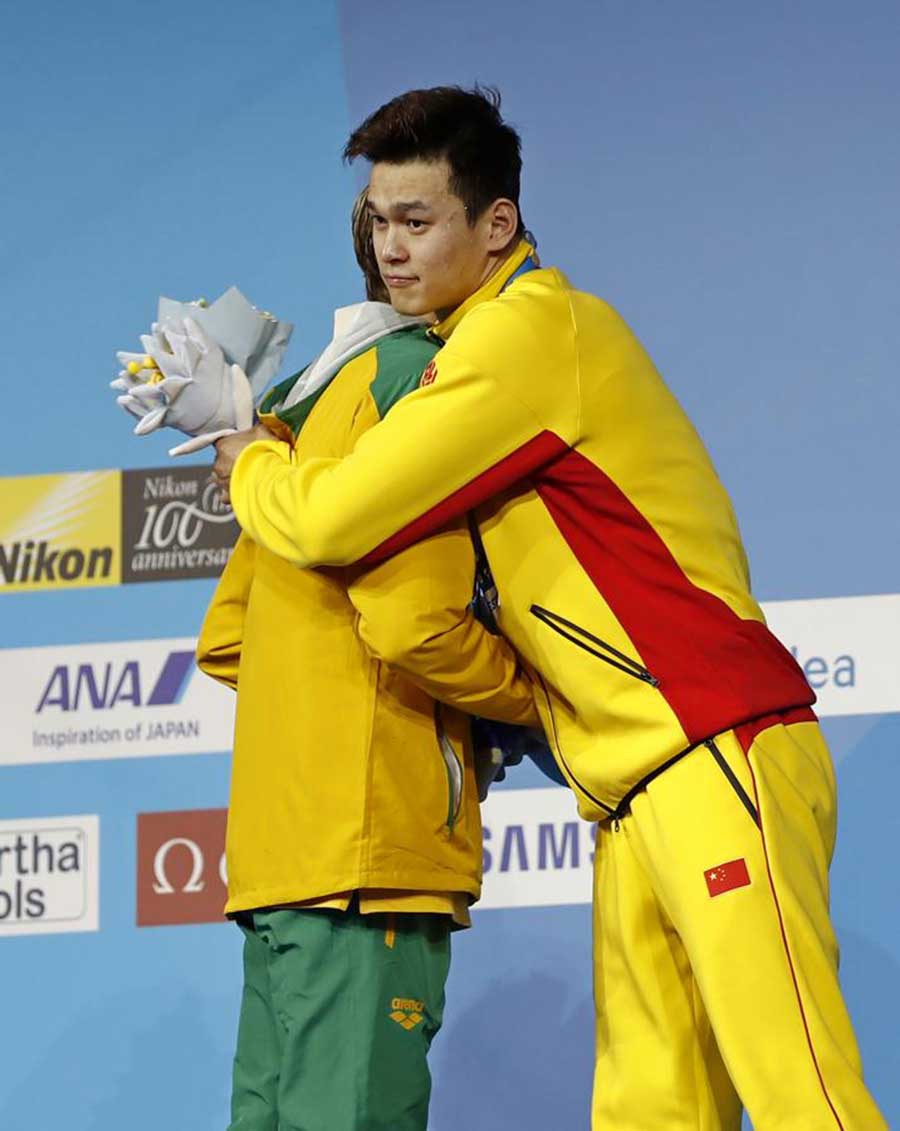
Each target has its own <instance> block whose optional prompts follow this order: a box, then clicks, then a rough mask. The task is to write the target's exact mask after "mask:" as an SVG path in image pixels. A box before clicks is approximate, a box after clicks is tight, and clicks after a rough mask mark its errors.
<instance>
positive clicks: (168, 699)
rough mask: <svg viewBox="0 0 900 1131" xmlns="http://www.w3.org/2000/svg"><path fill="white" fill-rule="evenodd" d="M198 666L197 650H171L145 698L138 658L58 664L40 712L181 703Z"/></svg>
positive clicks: (101, 709) (103, 709) (44, 693)
mask: <svg viewBox="0 0 900 1131" xmlns="http://www.w3.org/2000/svg"><path fill="white" fill-rule="evenodd" d="M193 668H194V653H193V652H170V653H169V655H168V656H167V657H166V660H165V663H164V664H163V666H162V671H161V672H160V673H159V675H158V676H157V678H156V679H155V681H154V682H153V685H152V688H151V689H150V691H149V694H148V695H147V697H146V698H144V693H143V687H142V680H141V665H140V664H139V662H138V661H137V660H127V661H125V662H124V663H121V664H116V663H106V664H77V665H76V664H57V666H56V667H55V668H54V669H53V671H52V672H51V674H50V678H49V679H48V680H47V683H46V685H45V687H44V690H43V692H42V694H41V698H40V702H39V703H38V705H37V711H36V713H37V714H38V715H39V714H41V712H42V711H45V710H47V709H49V708H51V707H56V708H58V709H59V710H60V711H77V710H79V709H80V708H87V709H90V710H93V711H109V710H111V709H112V708H113V707H118V706H122V705H125V704H127V705H129V706H131V707H166V706H172V705H173V704H175V703H178V702H180V700H181V697H182V695H183V694H184V690H185V688H186V687H187V683H188V680H189V678H190V675H191V673H192V671H193Z"/></svg>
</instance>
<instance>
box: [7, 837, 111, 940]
mask: <svg viewBox="0 0 900 1131" xmlns="http://www.w3.org/2000/svg"><path fill="white" fill-rule="evenodd" d="M99 849H100V821H99V817H97V816H95V815H91V816H78V817H35V818H32V819H28V820H13V821H0V936H3V935H11V934H18V935H27V934H58V933H61V932H71V931H96V930H97V929H98V927H99V894H98V893H99Z"/></svg>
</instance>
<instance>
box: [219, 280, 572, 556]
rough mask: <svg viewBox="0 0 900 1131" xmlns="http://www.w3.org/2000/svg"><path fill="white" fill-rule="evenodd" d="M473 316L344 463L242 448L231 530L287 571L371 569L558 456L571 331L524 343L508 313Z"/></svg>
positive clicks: (568, 402) (267, 446)
mask: <svg viewBox="0 0 900 1131" xmlns="http://www.w3.org/2000/svg"><path fill="white" fill-rule="evenodd" d="M497 301H498V302H499V301H502V300H497ZM486 305H488V306H493V305H495V304H494V303H489V304H486ZM488 313H489V314H490V312H488ZM479 315H480V312H479V311H473V312H472V314H470V315H469V316H467V318H466V319H465V321H464V323H463V325H461V326H460V328H459V329H458V330H457V331H456V333H455V334H454V336H453V338H452V339H451V340H450V342H449V343H448V344H447V345H446V346H444V348H443V349H442V350H441V351H440V352H439V353H438V354H437V355H436V357H435V359H434V362H433V363H432V368H431V374H430V375H433V380H432V382H431V383H430V384H428V385H426V387H424V388H419V389H416V390H415V391H414V392H412V393H410V394H409V395H408V396H405V397H403V399H402V400H400V401H398V403H397V404H396V405H394V407H393V408H392V409H391V410H390V412H388V414H387V415H386V416H385V418H384V419H383V420H382V421H381V422H380V423H378V424H376V425H375V427H374V428H371V429H370V430H369V431H367V432H366V433H365V434H364V435H363V436H361V437H360V439H359V440H358V442H357V444H356V446H355V448H354V449H353V451H352V452H351V453H350V455H348V456H347V457H346V458H344V459H324V458H317V459H306V460H301V459H299V458H298V457H297V456H296V454H295V453H294V452H292V451H291V448H290V447H289V446H288V445H287V444H282V443H277V442H276V443H270V442H260V443H255V444H250V445H249V446H248V447H246V448H245V449H244V450H243V452H241V454H240V456H239V457H238V460H237V462H236V464H235V467H234V471H233V474H232V477H231V500H232V504H233V506H234V509H235V513H236V514H237V517H238V521H239V522H240V524H241V527H242V528H243V529H244V530H245V531H247V532H248V533H249V534H250V535H251V536H252V537H253V539H254V540H255V541H256V542H257V543H258V544H259V545H261V546H265V547H266V548H267V549H269V550H271V551H272V552H273V553H275V554H278V555H279V557H282V558H285V559H286V560H288V561H290V562H293V564H294V565H297V566H301V567H306V566H310V565H323V564H328V565H348V564H350V563H352V562H358V561H363V562H367V563H374V562H376V561H380V560H384V559H385V558H387V557H390V556H391V555H392V554H394V553H397V552H398V551H399V550H401V549H403V548H404V547H405V546H408V545H411V544H412V543H414V542H416V541H418V540H420V539H421V538H424V537H427V536H428V535H429V534H431V533H433V532H434V531H436V530H439V529H441V528H442V527H443V526H445V525H446V524H447V523H448V522H449V521H451V520H453V519H454V518H458V517H459V516H461V515H462V514H465V513H466V512H468V511H469V510H472V509H473V508H474V507H476V506H477V505H478V504H479V503H481V502H483V501H484V500H486V499H489V498H490V497H491V496H493V495H495V494H497V493H498V492H500V491H502V490H504V489H506V488H507V487H509V486H510V485H512V484H514V483H516V482H518V481H519V480H521V479H523V478H524V477H526V476H528V475H530V474H531V473H533V472H534V471H536V470H537V469H538V468H540V467H543V466H544V465H546V464H547V463H549V462H551V461H552V460H553V459H555V458H557V457H558V456H560V455H561V454H563V453H564V452H565V451H567V450H568V448H569V446H570V444H572V443H573V442H574V440H575V432H576V428H577V397H576V396H575V395H574V392H572V390H570V389H568V388H565V385H566V383H567V382H568V383H571V382H572V381H573V380H574V379H575V370H576V367H575V365H574V362H573V356H574V354H573V347H572V344H571V331H570V330H569V331H568V337H567V338H566V342H565V343H564V344H560V342H561V339H562V338H563V337H565V335H564V334H562V333H561V332H560V331H559V329H558V328H557V329H555V330H553V332H552V333H551V332H550V331H549V330H548V335H549V336H545V337H543V338H542V337H541V336H540V334H539V333H538V334H537V336H535V333H537V331H539V329H540V328H539V327H538V328H534V327H532V333H531V334H530V335H528V336H526V335H523V334H522V333H520V332H519V330H520V327H519V323H520V322H521V319H520V318H518V317H515V318H513V324H509V325H507V323H509V322H510V317H511V316H507V315H508V312H506V313H504V312H503V311H501V312H500V315H501V316H500V317H499V318H498V317H497V314H496V312H494V314H491V317H490V318H480V316H479ZM498 322H499V326H498ZM470 323H472V326H470ZM464 329H466V330H468V331H470V332H467V333H466V334H464ZM551 329H552V328H551ZM460 336H462V342H461V345H460V346H458V345H457V339H458V337H460ZM523 338H524V339H525V340H523ZM554 342H556V343H557V344H556V345H554ZM470 358H471V359H472V360H470Z"/></svg>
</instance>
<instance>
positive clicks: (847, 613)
mask: <svg viewBox="0 0 900 1131" xmlns="http://www.w3.org/2000/svg"><path fill="white" fill-rule="evenodd" d="M763 611H764V612H765V614H766V620H767V621H768V623H769V627H770V628H771V630H772V631H773V632H774V633H775V635H776V636H777V637H778V639H779V640H780V641H781V642H782V644H784V645H785V647H786V648H789V649H790V650H791V651H792V652H793V654H794V657H795V658H796V660H797V662H798V663H799V664H800V666H801V667H802V668H803V671H804V674H805V675H806V678H807V680H808V681H809V683H810V685H811V686H812V687H813V689H814V690H815V692H816V695H817V696H818V702H817V703H816V706H815V710H816V713H817V714H818V715H819V716H820V717H826V716H829V715H878V714H887V713H890V712H894V711H900V660H898V651H897V644H896V642H897V640H898V638H900V594H897V593H888V594H884V595H878V596H867V597H824V598H821V599H817V600H808V601H770V602H768V603H767V604H766V605H765V606H764V607H763Z"/></svg>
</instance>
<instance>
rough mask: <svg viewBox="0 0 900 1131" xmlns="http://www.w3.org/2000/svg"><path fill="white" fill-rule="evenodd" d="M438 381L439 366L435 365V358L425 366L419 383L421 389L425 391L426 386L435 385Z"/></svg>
mask: <svg viewBox="0 0 900 1131" xmlns="http://www.w3.org/2000/svg"><path fill="white" fill-rule="evenodd" d="M436 380H437V365H436V364H435V361H434V358H432V359H431V361H429V362H428V364H427V365H426V366H425V369H424V371H423V373H422V377H421V380H420V381H419V388H420V389H424V388H425V386H426V385H433V384H434V382H435V381H436Z"/></svg>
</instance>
